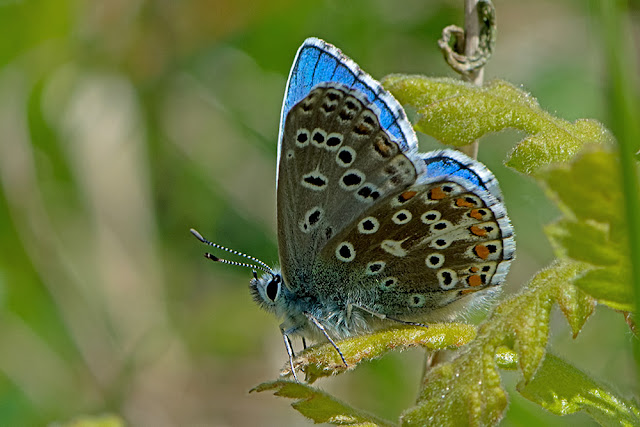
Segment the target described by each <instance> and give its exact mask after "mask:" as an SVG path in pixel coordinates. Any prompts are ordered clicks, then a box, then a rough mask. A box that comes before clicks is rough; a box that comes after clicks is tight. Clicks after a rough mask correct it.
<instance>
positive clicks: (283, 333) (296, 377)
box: [280, 328, 300, 383]
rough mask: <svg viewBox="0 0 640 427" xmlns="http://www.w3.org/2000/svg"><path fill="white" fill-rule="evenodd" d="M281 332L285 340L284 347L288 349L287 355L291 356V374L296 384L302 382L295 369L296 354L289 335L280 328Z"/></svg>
mask: <svg viewBox="0 0 640 427" xmlns="http://www.w3.org/2000/svg"><path fill="white" fill-rule="evenodd" d="M280 332H282V338H283V339H284V346H285V348H286V349H287V354H288V355H289V367H291V373H292V374H293V378H294V379H295V380H296V382H298V383H299V382H300V380H299V379H298V376H297V375H296V368H294V367H293V359H294V358H295V357H296V354H295V353H294V352H293V346H292V345H291V340H290V339H289V335H288V334H287V331H285V330H284V329H283V328H280Z"/></svg>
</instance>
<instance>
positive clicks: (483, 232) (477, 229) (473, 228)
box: [469, 225, 487, 237]
mask: <svg viewBox="0 0 640 427" xmlns="http://www.w3.org/2000/svg"><path fill="white" fill-rule="evenodd" d="M469 231H471V233H473V234H475V235H476V236H480V237H482V236H486V235H487V230H485V229H484V228H482V227H478V226H477V225H472V226H471V227H469Z"/></svg>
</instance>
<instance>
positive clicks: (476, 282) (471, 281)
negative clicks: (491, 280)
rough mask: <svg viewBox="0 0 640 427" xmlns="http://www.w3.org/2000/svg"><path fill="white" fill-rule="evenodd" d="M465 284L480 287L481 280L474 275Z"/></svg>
mask: <svg viewBox="0 0 640 427" xmlns="http://www.w3.org/2000/svg"><path fill="white" fill-rule="evenodd" d="M467 282H468V283H469V286H480V285H482V278H481V277H480V276H478V275H477V274H474V275H473V276H469V278H468V279H467Z"/></svg>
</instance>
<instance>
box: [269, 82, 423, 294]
mask: <svg viewBox="0 0 640 427" xmlns="http://www.w3.org/2000/svg"><path fill="white" fill-rule="evenodd" d="M374 108H375V107H373V106H372V104H371V103H369V102H368V101H367V99H366V98H365V97H363V96H362V95H361V94H360V93H359V92H358V91H357V90H353V89H349V88H347V87H345V86H343V85H341V84H339V83H324V84H321V85H319V86H318V87H316V88H315V89H313V90H312V91H311V92H310V93H309V94H308V95H307V96H306V97H305V98H304V99H302V100H301V101H300V102H299V103H298V104H296V105H295V106H294V107H293V108H292V109H291V110H290V111H289V113H288V114H287V117H286V119H285V126H284V131H283V136H282V142H281V157H280V165H279V176H278V196H277V197H278V229H279V242H278V243H279V247H280V258H281V259H280V261H281V265H282V266H283V275H284V276H285V277H286V278H287V279H288V284H289V286H293V287H296V286H297V283H296V274H298V273H299V274H303V273H304V272H308V271H310V269H311V266H312V265H313V264H314V261H315V258H316V256H317V254H318V253H319V251H320V250H321V249H322V248H323V247H325V245H326V244H327V242H329V241H330V240H331V239H332V238H333V237H334V236H336V235H337V234H340V233H341V232H342V231H343V230H344V229H345V228H347V227H349V226H351V224H352V223H353V221H354V220H355V219H356V218H358V217H359V216H360V215H361V214H362V213H363V212H365V210H367V209H369V207H370V206H372V205H373V204H374V203H377V202H378V201H379V200H382V199H384V198H385V197H388V196H389V195H390V194H393V193H395V192H398V191H400V190H402V189H403V188H406V187H408V186H409V185H411V184H412V183H413V182H415V180H416V176H417V175H418V173H420V172H421V169H420V165H419V163H416V162H415V161H414V160H413V159H411V158H410V156H411V155H412V153H403V152H402V151H401V149H400V148H399V146H398V144H397V143H395V142H394V141H393V140H392V139H391V138H390V137H389V135H388V133H387V132H385V131H384V130H382V129H381V127H380V123H379V120H378V116H377V112H376V111H375V110H374ZM416 164H417V165H418V166H416ZM306 285H309V284H306ZM310 286H313V285H312V284H311V285H310Z"/></svg>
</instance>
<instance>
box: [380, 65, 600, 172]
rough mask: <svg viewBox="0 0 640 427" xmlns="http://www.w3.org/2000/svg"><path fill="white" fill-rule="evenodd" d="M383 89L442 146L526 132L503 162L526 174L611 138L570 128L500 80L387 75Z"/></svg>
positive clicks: (587, 124) (586, 126) (589, 127)
mask: <svg viewBox="0 0 640 427" xmlns="http://www.w3.org/2000/svg"><path fill="white" fill-rule="evenodd" d="M383 84H384V86H385V87H386V88H387V89H388V90H389V91H390V92H391V93H392V94H393V95H394V96H395V97H396V98H397V99H398V100H399V101H400V102H401V103H402V104H407V105H410V106H412V107H414V108H415V109H416V110H417V112H418V114H419V116H418V121H417V123H416V124H415V128H416V130H419V131H420V132H423V133H426V134H428V135H431V136H433V137H434V138H436V139H438V140H439V141H441V142H443V143H445V144H450V145H455V146H458V147H460V146H463V145H467V144H470V143H472V142H473V141H475V140H477V139H479V138H480V137H482V136H484V135H486V134H488V133H491V132H499V131H501V130H504V129H508V128H515V129H519V130H522V131H524V132H526V133H527V134H529V136H528V137H527V138H525V139H524V140H523V141H521V142H520V143H519V144H518V145H517V146H516V148H515V149H514V150H513V152H512V153H511V157H510V159H509V160H508V161H507V165H508V166H510V167H512V168H514V169H515V170H517V171H519V172H522V173H526V174H531V173H533V172H535V171H537V170H538V169H540V168H541V167H543V166H545V165H548V164H550V163H553V162H562V161H568V160H570V159H571V158H572V157H573V156H574V155H575V154H576V153H577V152H578V151H580V149H581V148H582V146H583V145H584V144H585V143H589V142H609V141H611V138H612V137H611V135H610V134H609V132H608V131H607V130H606V129H605V128H604V126H602V125H601V124H600V123H598V122H597V121H595V120H577V121H576V122H574V123H570V122H567V121H566V120H563V119H560V118H557V117H554V116H552V115H551V114H549V113H548V112H546V111H544V110H543V109H542V108H540V105H539V104H538V101H537V100H536V99H535V98H534V97H532V96H531V94H529V93H527V92H525V91H523V90H521V89H518V88H516V87H514V86H513V85H511V84H510V83H507V82H505V81H501V80H494V81H492V82H490V83H488V84H486V85H485V86H476V85H473V84H470V83H465V82H463V81H460V80H453V79H448V78H428V77H424V76H405V75H391V76H389V77H387V78H385V79H384V80H383Z"/></svg>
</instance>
